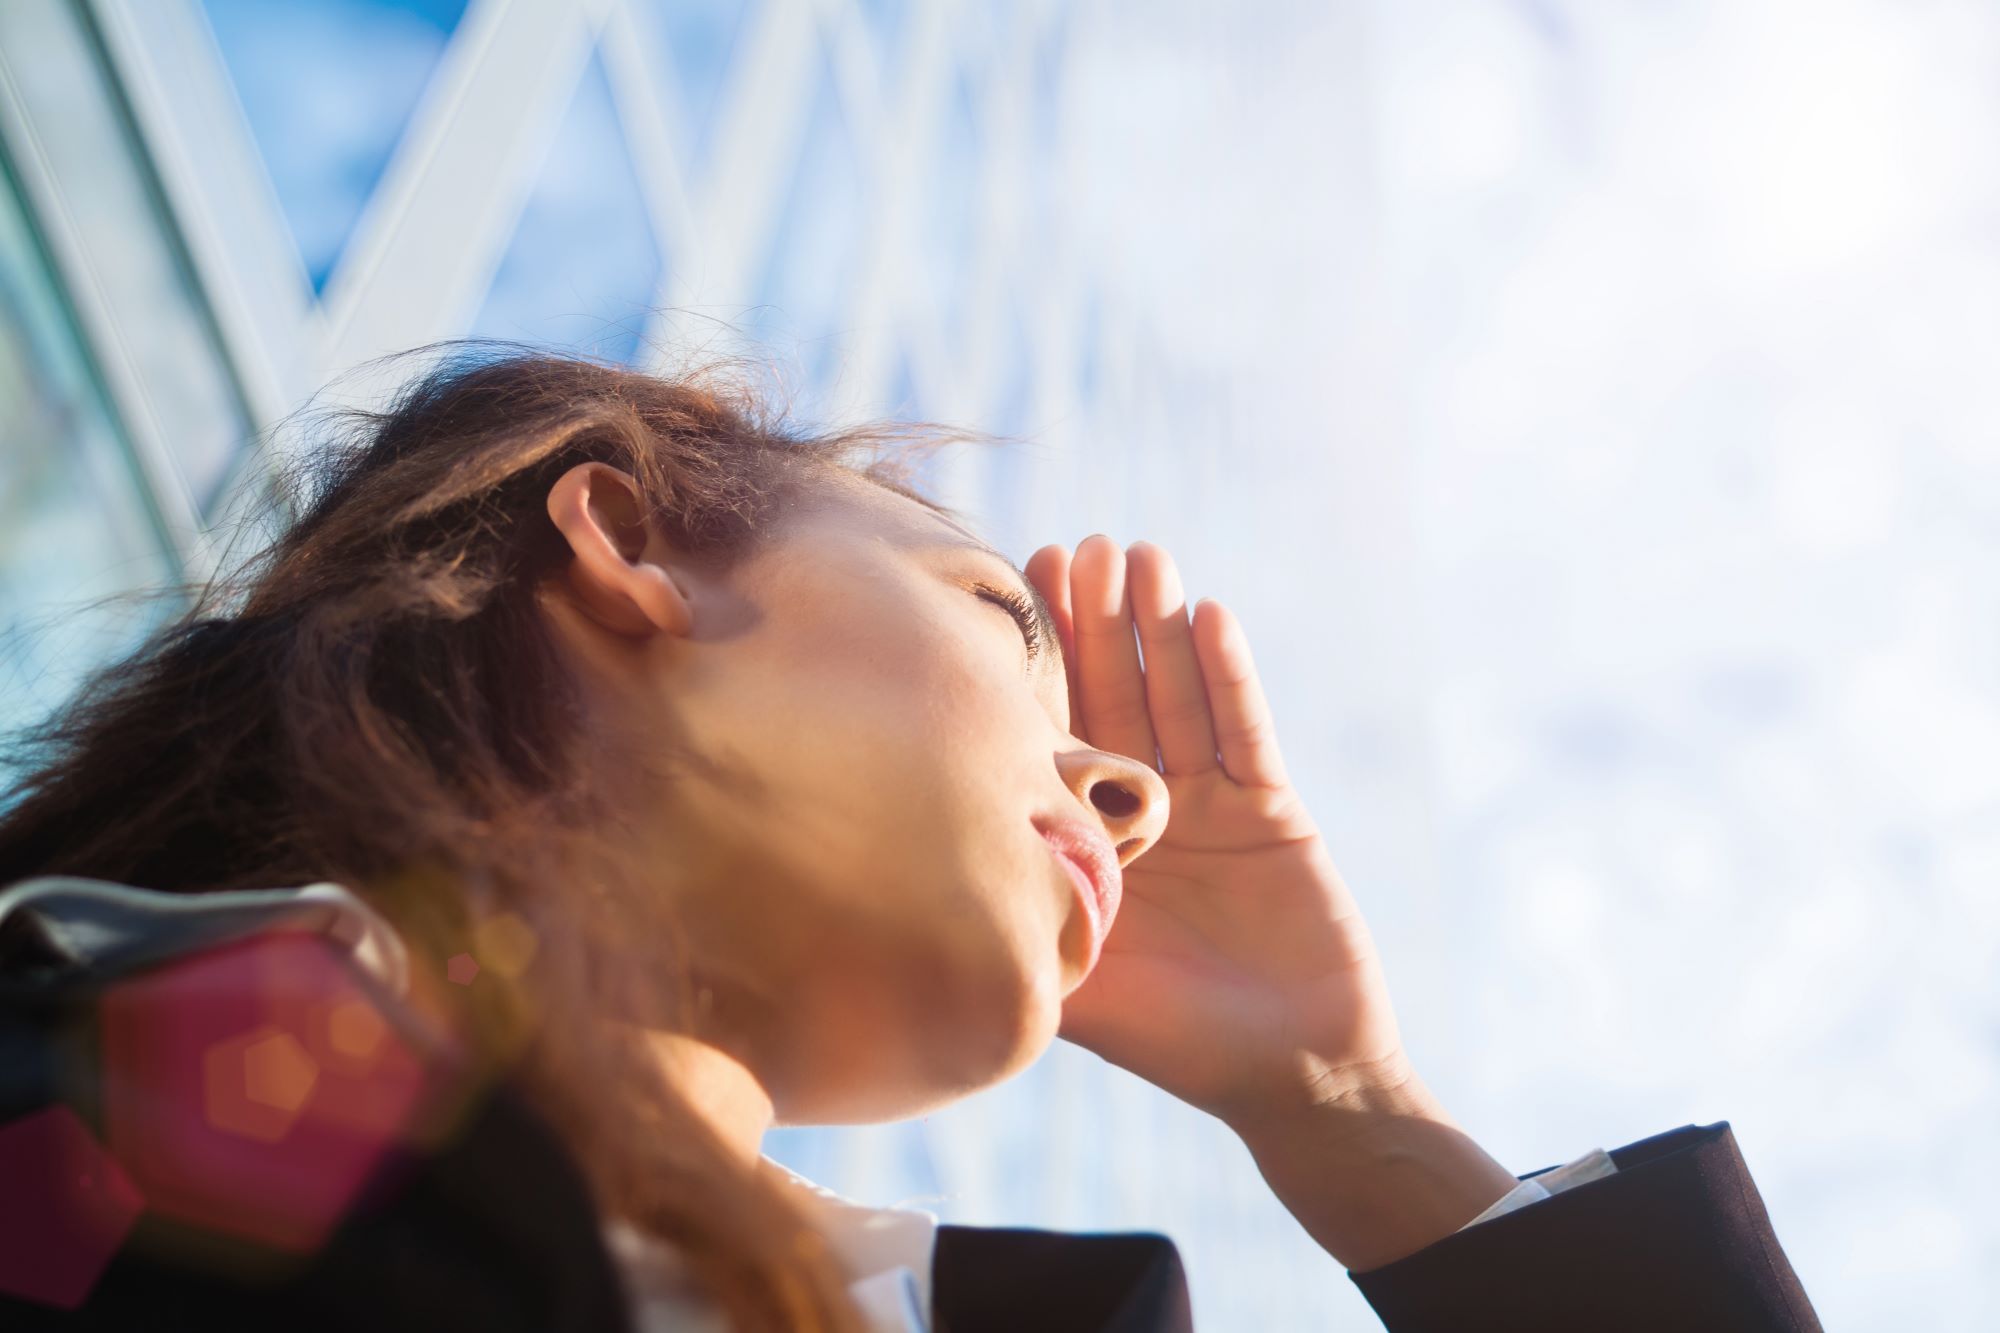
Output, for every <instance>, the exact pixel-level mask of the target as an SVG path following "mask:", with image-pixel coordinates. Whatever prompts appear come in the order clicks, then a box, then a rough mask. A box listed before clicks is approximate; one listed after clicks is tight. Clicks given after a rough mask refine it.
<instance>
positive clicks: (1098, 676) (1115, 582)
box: [1069, 533, 1158, 764]
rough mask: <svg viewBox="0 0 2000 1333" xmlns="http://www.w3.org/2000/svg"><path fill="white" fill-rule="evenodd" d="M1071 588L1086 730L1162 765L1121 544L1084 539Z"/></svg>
mask: <svg viewBox="0 0 2000 1333" xmlns="http://www.w3.org/2000/svg"><path fill="white" fill-rule="evenodd" d="M1069 589H1070V607H1071V614H1072V616H1073V617H1074V619H1075V622H1076V659H1077V660H1076V677H1077V701H1078V704H1079V705H1080V710H1081V712H1082V714H1083V724H1084V727H1085V731H1084V734H1085V735H1086V736H1087V737H1088V738H1089V740H1090V743H1091V744H1092V745H1094V746H1096V747H1097V748H1098V749H1100V750H1110V751H1112V752H1113V753H1115V754H1122V755H1124V756H1126V757H1127V758H1130V759H1137V760H1139V761H1140V762H1141V763H1146V764H1157V762H1158V760H1157V758H1156V757H1155V750H1156V748H1157V747H1156V746H1155V745H1154V743H1153V724H1152V721H1151V719H1150V718H1149V717H1148V715H1147V711H1146V683H1145V680H1144V678H1143V677H1142V676H1141V675H1140V672H1139V643H1138V640H1137V639H1135V638H1134V637H1133V634H1132V607H1131V600H1130V598H1129V597H1128V596H1127V592H1126V587H1125V552H1123V551H1121V550H1120V549H1118V543H1117V542H1114V541H1112V540H1111V539H1110V538H1109V537H1106V536H1104V535H1103V534H1102V533H1096V534H1093V535H1091V536H1089V537H1085V538H1084V539H1083V540H1082V541H1081V542H1079V543H1078V544H1077V548H1076V558H1075V559H1074V560H1072V561H1071V562H1070V567H1069Z"/></svg>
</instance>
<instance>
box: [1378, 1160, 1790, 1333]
mask: <svg viewBox="0 0 2000 1333" xmlns="http://www.w3.org/2000/svg"><path fill="white" fill-rule="evenodd" d="M1611 1158H1612V1160H1613V1161H1614V1162H1615V1163H1616V1164H1617V1166H1618V1170H1617V1171H1616V1172H1615V1173H1613V1174H1611V1175H1608V1176H1604V1177H1602V1178H1601V1179H1597V1180H1591V1181H1587V1182H1585V1183H1583V1184H1580V1185H1577V1186H1575V1187H1573V1188H1571V1189H1567V1190H1564V1191H1562V1192H1561V1193H1559V1194H1556V1195H1555V1196H1554V1197H1552V1198H1550V1199H1547V1200H1544V1201H1542V1202H1539V1203H1535V1204H1533V1205H1530V1206H1529V1207H1526V1208H1521V1209H1518V1210H1516V1211H1514V1212H1511V1213H1508V1214H1506V1215H1504V1216H1502V1217H1498V1218H1495V1219H1493V1220H1491V1221H1488V1222H1482V1223H1480V1224H1479V1225H1477V1226H1473V1227H1468V1228H1466V1229H1465V1230H1463V1231H1460V1232H1456V1233H1454V1234H1453V1235H1450V1236H1447V1237H1445V1238H1444V1239H1443V1240H1440V1241H1438V1242H1436V1243H1435V1244H1432V1245H1430V1246H1427V1247H1426V1248H1424V1249H1422V1250H1419V1251H1418V1252H1417V1253H1415V1254H1413V1255H1410V1256H1408V1257H1407V1258H1404V1259H1399V1260H1397V1261H1396V1262H1395V1263H1392V1264H1386V1265H1384V1266H1383V1267H1381V1268H1375V1269H1370V1270H1368V1271H1367V1272H1359V1273H1349V1274H1348V1276H1349V1277H1350V1278H1351V1279H1352V1280H1353V1281H1354V1283H1355V1285H1356V1286H1357V1287H1359V1288H1360V1289H1361V1294H1362V1295H1363V1296H1364V1297H1366V1298H1367V1300H1368V1303H1369V1304H1370V1305H1371V1306H1373V1307H1374V1309H1375V1313H1376V1314H1377V1315H1379V1316H1380V1317H1381V1319H1382V1322H1383V1324H1384V1325H1385V1326H1386V1327H1387V1328H1388V1329H1389V1330H1390V1331H1391V1333H1443V1331H1444V1330H1452V1331H1453V1333H1502V1330H1523V1333H1525V1331H1526V1330H1540V1331H1541V1333H1555V1331H1559V1330H1569V1329H1577V1330H1585V1329H1589V1330H1597V1329H1618V1330H1621V1333H1670V1331H1671V1333H1682V1331H1683V1330H1689V1329H1701V1330H1704V1333H1818V1330H1819V1329H1820V1322H1819V1319H1818V1317H1817V1316H1816V1315H1815V1314H1814V1313H1813V1308H1812V1304H1811V1303H1810V1302H1809V1301H1808V1300H1807V1299H1806V1293H1805V1289H1804V1288H1803V1287H1802V1286H1801V1285H1800V1284H1799V1280H1798V1276H1797V1275H1796V1274H1795V1273H1794V1272H1793V1271H1792V1265H1791V1262H1790V1261H1789V1260H1788V1259H1787V1258H1786V1257H1785V1252H1784V1250H1783V1248H1782V1247H1781V1246H1780V1245H1779V1244H1778V1238H1777V1236H1776V1234H1775V1233H1774V1232H1773V1231H1772V1229H1771V1219H1770V1215H1769V1214H1768V1213H1767V1212H1766V1211H1765V1208H1764V1201H1763V1198H1762V1197H1761V1196H1760V1195H1759V1194H1758V1192H1757V1186H1756V1183H1755V1182H1754V1181H1753V1180H1751V1178H1750V1170H1749V1168H1748V1167H1747V1166H1746V1165H1745V1164H1744V1161H1743V1155H1742V1153H1741V1152H1739V1151H1738V1149H1737V1146H1736V1137H1735V1135H1734V1134H1733V1133H1732V1132H1731V1130H1730V1127H1729V1123H1728V1122H1727V1121H1722V1122H1719V1123H1717V1124H1713V1125H1686V1126H1683V1127H1681V1128H1680V1129H1675V1130H1670V1131H1668V1132H1667V1133H1664V1134H1658V1135H1655V1136H1653V1137H1652V1138H1649V1139H1642V1140H1640V1141H1639V1142H1637V1143H1633V1144H1628V1145H1627V1146H1625V1147H1623V1148H1619V1149H1616V1150H1614V1151H1613V1152H1612V1154H1611ZM1530 1178H1532V1177H1530Z"/></svg>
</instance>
